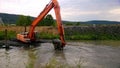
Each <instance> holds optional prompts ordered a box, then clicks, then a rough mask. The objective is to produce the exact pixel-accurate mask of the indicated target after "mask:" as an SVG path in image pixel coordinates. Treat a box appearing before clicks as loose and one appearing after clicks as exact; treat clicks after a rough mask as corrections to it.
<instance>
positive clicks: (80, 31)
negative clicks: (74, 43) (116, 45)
mask: <svg viewBox="0 0 120 68" xmlns="http://www.w3.org/2000/svg"><path fill="white" fill-rule="evenodd" d="M65 36H66V39H68V40H120V26H97V27H90V26H89V27H88V26H87V27H67V28H65Z"/></svg>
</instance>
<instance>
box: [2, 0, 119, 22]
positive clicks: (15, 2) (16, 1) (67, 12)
mask: <svg viewBox="0 0 120 68" xmlns="http://www.w3.org/2000/svg"><path fill="white" fill-rule="evenodd" d="M49 2H50V0H0V13H10V14H22V15H29V16H34V17H37V16H38V15H39V14H40V12H41V11H42V10H43V8H44V7H45V6H46V4H48V3H49ZM58 2H59V5H60V7H61V17H62V20H66V21H90V20H110V21H120V0H58ZM49 14H51V15H52V16H53V17H54V19H56V18H55V14H54V10H53V9H52V10H51V11H50V12H49Z"/></svg>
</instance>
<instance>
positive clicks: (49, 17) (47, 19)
mask: <svg viewBox="0 0 120 68" xmlns="http://www.w3.org/2000/svg"><path fill="white" fill-rule="evenodd" d="M39 25H40V26H54V25H55V22H54V19H53V17H52V15H50V14H48V15H47V16H46V17H45V18H44V19H43V20H42V21H41V22H40V24H39Z"/></svg>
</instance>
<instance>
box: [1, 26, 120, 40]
mask: <svg viewBox="0 0 120 68" xmlns="http://www.w3.org/2000/svg"><path fill="white" fill-rule="evenodd" d="M0 28H1V30H0V40H3V39H4V37H5V32H4V30H5V29H6V27H0ZM7 30H8V39H12V38H16V34H17V33H20V32H24V27H21V26H14V27H12V26H9V27H7ZM35 30H36V31H38V35H37V37H38V38H40V39H55V38H59V35H58V31H57V28H53V27H36V29H35ZM27 31H29V27H27ZM65 39H66V40H120V26H97V27H91V26H87V27H73V26H72V27H65Z"/></svg>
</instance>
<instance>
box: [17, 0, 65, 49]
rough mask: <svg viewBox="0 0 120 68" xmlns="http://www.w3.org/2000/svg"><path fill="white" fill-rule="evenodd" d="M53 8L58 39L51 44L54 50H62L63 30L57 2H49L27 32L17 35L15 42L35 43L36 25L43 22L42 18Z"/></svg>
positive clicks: (63, 41)
mask: <svg viewBox="0 0 120 68" xmlns="http://www.w3.org/2000/svg"><path fill="white" fill-rule="evenodd" d="M52 8H54V11H55V15H56V21H57V27H58V32H59V36H60V39H55V40H53V41H52V42H53V44H54V47H55V50H56V49H63V47H65V44H66V43H65V39H64V28H63V25H62V21H61V14H60V6H59V4H58V1H57V0H51V1H50V3H48V4H47V5H46V6H45V8H44V9H43V11H42V12H41V13H40V14H39V15H38V17H37V18H35V19H34V20H33V22H32V24H31V26H30V29H29V32H23V33H20V34H17V40H19V41H21V42H24V43H32V42H35V41H36V37H35V34H36V32H35V31H34V30H35V27H36V25H37V24H38V23H39V22H41V21H42V20H43V18H44V17H45V16H46V15H47V14H48V12H49V11H50V10H51V9H52Z"/></svg>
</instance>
